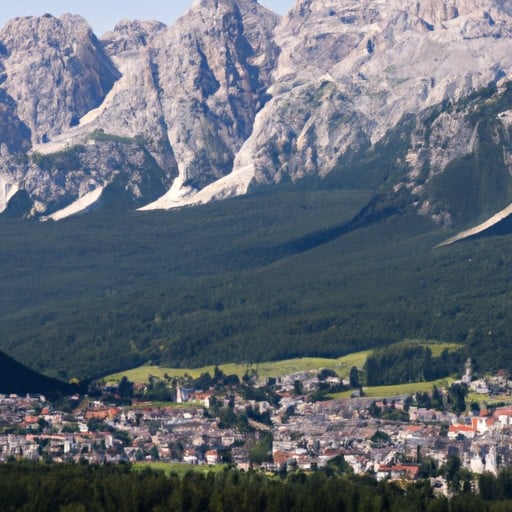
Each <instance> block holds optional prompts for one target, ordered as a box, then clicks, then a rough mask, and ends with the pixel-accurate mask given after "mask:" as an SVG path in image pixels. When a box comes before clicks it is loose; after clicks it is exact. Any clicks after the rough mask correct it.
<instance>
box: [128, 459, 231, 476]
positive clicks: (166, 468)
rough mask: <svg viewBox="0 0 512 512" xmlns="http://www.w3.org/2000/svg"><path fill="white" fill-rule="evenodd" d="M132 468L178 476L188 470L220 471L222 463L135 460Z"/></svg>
mask: <svg viewBox="0 0 512 512" xmlns="http://www.w3.org/2000/svg"><path fill="white" fill-rule="evenodd" d="M133 468H134V469H135V470H136V471H144V470H145V469H148V468H149V469H152V470H155V471H163V472H164V473H165V474H166V475H170V474H171V473H176V474H177V475H178V476H180V477H181V476H184V475H185V474H186V473H187V472H189V471H197V472H199V473H210V472H213V473H217V472H219V471H222V470H223V469H224V468H225V466H224V465H221V464H219V465H216V466H208V465H206V464H201V465H197V464H181V463H175V462H135V463H134V464H133Z"/></svg>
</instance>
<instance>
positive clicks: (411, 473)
mask: <svg viewBox="0 0 512 512" xmlns="http://www.w3.org/2000/svg"><path fill="white" fill-rule="evenodd" d="M419 471H420V466H419V464H390V465H381V466H379V468H378V470H377V475H376V477H377V480H384V479H385V478H390V479H391V480H403V479H406V480H415V479H416V478H417V477H418V473H419Z"/></svg>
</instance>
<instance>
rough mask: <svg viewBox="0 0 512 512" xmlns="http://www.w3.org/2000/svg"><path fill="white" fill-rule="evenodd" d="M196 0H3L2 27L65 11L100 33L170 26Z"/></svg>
mask: <svg viewBox="0 0 512 512" xmlns="http://www.w3.org/2000/svg"><path fill="white" fill-rule="evenodd" d="M192 2H193V0H123V1H114V2H113V1H111V0H3V1H2V6H1V7H0V27H3V26H4V25H5V23H6V22H7V21H8V20H9V19H11V18H14V17H16V16H40V15H42V14H46V13H50V14H53V15H54V16H60V15H61V14H63V13H65V12H70V13H72V14H80V15H82V16H83V17H84V18H85V19H86V20H87V21H88V22H89V24H90V25H91V26H92V28H93V30H94V32H95V33H96V35H97V36H101V35H102V34H104V33H105V32H107V31H108V30H112V29H113V28H114V26H115V24H116V23H117V22H118V21H120V20H121V19H123V18H128V19H142V20H148V19H151V20H158V21H162V22H164V23H165V24H167V25H171V24H172V23H173V22H174V21H175V20H176V18H178V17H179V16H181V15H182V14H183V13H184V12H185V11H186V10H187V9H188V8H189V7H190V6H191V5H192ZM260 3H261V4H262V5H265V6H266V7H268V8H269V9H272V10H273V11H275V12H279V13H284V12H286V11H287V10H288V9H290V8H291V7H292V5H293V4H294V0H260Z"/></svg>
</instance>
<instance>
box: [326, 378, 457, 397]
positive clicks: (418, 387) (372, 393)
mask: <svg viewBox="0 0 512 512" xmlns="http://www.w3.org/2000/svg"><path fill="white" fill-rule="evenodd" d="M452 381H453V379H439V380H434V381H430V382H412V383H409V384H398V385H396V386H374V387H366V388H363V391H364V396H365V397H367V398H391V397H394V396H401V395H410V394H412V393H417V392H419V391H421V392H430V391H432V387H433V386H437V387H438V388H442V387H446V386H449V385H450V383H451V382H452ZM351 393H352V391H344V392H343V393H336V394H334V395H331V397H332V398H334V399H341V398H350V395H351Z"/></svg>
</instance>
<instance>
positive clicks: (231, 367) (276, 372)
mask: <svg viewBox="0 0 512 512" xmlns="http://www.w3.org/2000/svg"><path fill="white" fill-rule="evenodd" d="M369 354H370V352H369V351H363V352H356V353H354V354H349V355H347V356H343V357H339V358H337V359H327V358H320V357H302V358H298V359H287V360H284V361H271V362H268V363H258V364H252V365H246V364H235V363H230V364H221V365H219V368H220V369H221V370H222V371H223V372H224V373H225V374H226V375H238V376H239V377H242V376H243V375H244V374H245V372H246V371H247V370H250V369H254V370H256V371H257V372H258V375H259V376H260V377H262V378H268V377H280V376H282V375H288V374H290V373H296V372H302V371H307V370H319V369H322V368H331V369H333V370H335V371H336V372H337V373H339V374H341V375H342V376H348V373H349V371H350V368H352V366H357V367H358V368H362V367H363V366H364V363H365V361H366V358H367V357H368V355H369ZM213 369H214V366H204V367H202V368H163V367H159V366H140V367H139V368H134V369H132V370H127V371H124V372H119V373H115V374H113V375H109V376H107V377H105V381H107V382H119V381H120V380H121V378H122V377H123V376H126V377H127V378H128V379H129V380H131V381H132V382H147V381H148V380H149V377H151V376H153V377H159V378H163V377H164V375H166V374H167V375H168V376H170V377H180V376H183V375H185V374H188V375H190V376H191V377H193V378H197V377H199V376H200V375H201V373H205V372H209V373H210V375H213Z"/></svg>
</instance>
